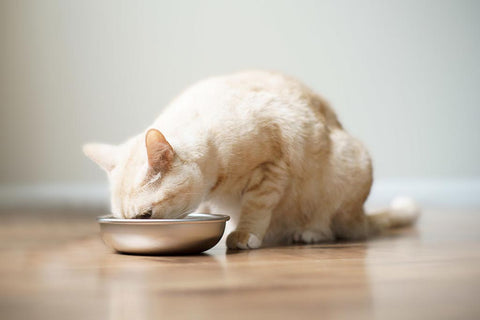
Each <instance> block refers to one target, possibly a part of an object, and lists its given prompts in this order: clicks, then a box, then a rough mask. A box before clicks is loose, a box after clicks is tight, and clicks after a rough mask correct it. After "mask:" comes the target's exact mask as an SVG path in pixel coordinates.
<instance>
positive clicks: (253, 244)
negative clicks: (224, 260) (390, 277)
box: [227, 231, 262, 250]
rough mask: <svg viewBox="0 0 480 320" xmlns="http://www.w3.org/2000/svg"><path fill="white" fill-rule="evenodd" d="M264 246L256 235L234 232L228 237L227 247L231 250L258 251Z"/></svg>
mask: <svg viewBox="0 0 480 320" xmlns="http://www.w3.org/2000/svg"><path fill="white" fill-rule="evenodd" d="M261 245H262V240H260V239H259V238H258V237H257V236H256V235H254V234H252V233H249V232H245V231H233V232H232V233H230V234H229V235H228V237H227V247H228V248H229V249H243V250H246V249H257V248H260V246H261Z"/></svg>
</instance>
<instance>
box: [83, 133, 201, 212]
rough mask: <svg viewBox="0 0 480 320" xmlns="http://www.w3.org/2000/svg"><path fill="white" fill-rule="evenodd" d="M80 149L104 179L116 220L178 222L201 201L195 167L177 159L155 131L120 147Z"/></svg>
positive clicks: (162, 137)
mask: <svg viewBox="0 0 480 320" xmlns="http://www.w3.org/2000/svg"><path fill="white" fill-rule="evenodd" d="M83 150H84V153H85V154H86V155H87V156H88V157H89V158H90V159H92V160H93V161H95V162H96V163H97V164H98V165H99V166H100V167H101V168H103V169H104V170H105V171H106V172H107V174H108V179H109V181H110V192H111V210H112V213H113V215H114V217H116V218H150V217H151V218H180V217H183V216H185V215H186V214H188V213H190V212H192V211H193V210H195V209H196V207H197V206H198V205H199V203H200V202H201V200H202V197H203V193H202V189H203V188H202V176H201V172H200V170H199V168H198V166H197V165H196V164H195V163H193V162H189V161H186V160H184V159H181V158H180V156H179V155H178V154H176V152H175V150H174V149H173V148H172V146H171V145H170V143H169V142H168V141H167V140H166V139H165V137H164V136H163V134H162V133H161V132H160V131H158V130H157V129H150V130H148V131H147V133H146V134H144V135H143V134H142V135H140V136H137V137H135V138H133V139H131V140H129V141H127V142H126V143H125V144H122V145H120V146H112V145H106V144H87V145H85V146H84V147H83Z"/></svg>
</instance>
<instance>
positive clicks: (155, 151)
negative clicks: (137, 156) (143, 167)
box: [145, 129, 174, 171]
mask: <svg viewBox="0 0 480 320" xmlns="http://www.w3.org/2000/svg"><path fill="white" fill-rule="evenodd" d="M145 146H146V148H147V156H148V165H149V166H150V167H151V168H153V169H155V170H158V171H160V170H162V171H165V170H168V168H170V165H171V164H172V161H173V155H174V152H173V148H172V146H171V145H170V143H168V141H167V139H165V136H164V135H163V134H162V133H161V132H160V131H158V130H157V129H150V130H148V131H147V134H146V135H145Z"/></svg>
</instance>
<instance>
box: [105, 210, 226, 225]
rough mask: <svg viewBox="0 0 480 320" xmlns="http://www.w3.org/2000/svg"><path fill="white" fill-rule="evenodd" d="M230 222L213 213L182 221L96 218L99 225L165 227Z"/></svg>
mask: <svg viewBox="0 0 480 320" xmlns="http://www.w3.org/2000/svg"><path fill="white" fill-rule="evenodd" d="M228 220H230V216H227V215H224V214H213V213H200V212H194V213H190V214H189V215H187V216H186V217H185V218H183V219H124V218H114V217H113V216H112V215H111V214H108V215H103V216H100V217H97V221H98V222H99V223H100V224H149V225H152V224H153V225H165V224H186V223H205V222H226V221H228Z"/></svg>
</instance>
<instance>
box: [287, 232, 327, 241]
mask: <svg viewBox="0 0 480 320" xmlns="http://www.w3.org/2000/svg"><path fill="white" fill-rule="evenodd" d="M329 240H331V239H330V238H329V237H328V236H326V235H325V234H323V233H321V232H315V231H311V230H305V231H298V232H296V233H295V234H294V235H293V242H297V243H306V244H312V243H319V242H324V241H329Z"/></svg>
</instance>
